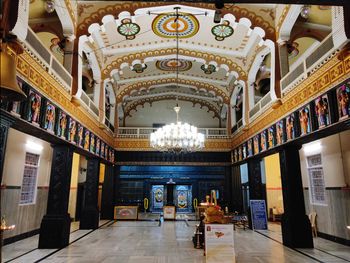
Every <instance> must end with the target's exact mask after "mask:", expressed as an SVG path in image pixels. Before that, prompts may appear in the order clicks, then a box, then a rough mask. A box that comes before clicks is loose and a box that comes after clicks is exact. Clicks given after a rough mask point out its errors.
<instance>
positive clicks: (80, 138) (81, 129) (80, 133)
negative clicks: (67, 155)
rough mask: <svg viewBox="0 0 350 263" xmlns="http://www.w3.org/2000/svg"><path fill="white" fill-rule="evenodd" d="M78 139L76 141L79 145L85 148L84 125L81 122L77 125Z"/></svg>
mask: <svg viewBox="0 0 350 263" xmlns="http://www.w3.org/2000/svg"><path fill="white" fill-rule="evenodd" d="M77 130H78V131H77V139H76V143H77V145H78V146H79V147H81V148H84V127H83V125H81V124H80V123H78V125H77Z"/></svg>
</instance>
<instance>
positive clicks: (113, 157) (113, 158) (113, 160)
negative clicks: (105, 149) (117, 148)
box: [111, 151, 115, 163]
mask: <svg viewBox="0 0 350 263" xmlns="http://www.w3.org/2000/svg"><path fill="white" fill-rule="evenodd" d="M111 162H112V163H114V162H115V156H114V151H112V159H111Z"/></svg>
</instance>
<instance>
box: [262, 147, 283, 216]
mask: <svg viewBox="0 0 350 263" xmlns="http://www.w3.org/2000/svg"><path fill="white" fill-rule="evenodd" d="M264 161H265V175H266V196H267V207H268V208H269V209H270V208H273V207H276V208H278V209H280V210H283V195H282V181H281V170H280V159H279V154H278V153H276V154H273V155H270V156H267V157H265V158H264Z"/></svg>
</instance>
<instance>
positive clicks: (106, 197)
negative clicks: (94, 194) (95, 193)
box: [101, 165, 115, 220]
mask: <svg viewBox="0 0 350 263" xmlns="http://www.w3.org/2000/svg"><path fill="white" fill-rule="evenodd" d="M114 187H115V182H114V166H111V165H106V169H105V179H104V182H103V186H102V200H101V219H109V220H112V219H113V218H114Z"/></svg>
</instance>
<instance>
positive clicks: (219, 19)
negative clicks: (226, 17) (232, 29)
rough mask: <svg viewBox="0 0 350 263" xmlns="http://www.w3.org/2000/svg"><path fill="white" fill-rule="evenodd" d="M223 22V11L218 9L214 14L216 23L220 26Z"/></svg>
mask: <svg viewBox="0 0 350 263" xmlns="http://www.w3.org/2000/svg"><path fill="white" fill-rule="evenodd" d="M220 22H221V10H219V9H216V10H215V14H214V23H216V24H218V23H220Z"/></svg>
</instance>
